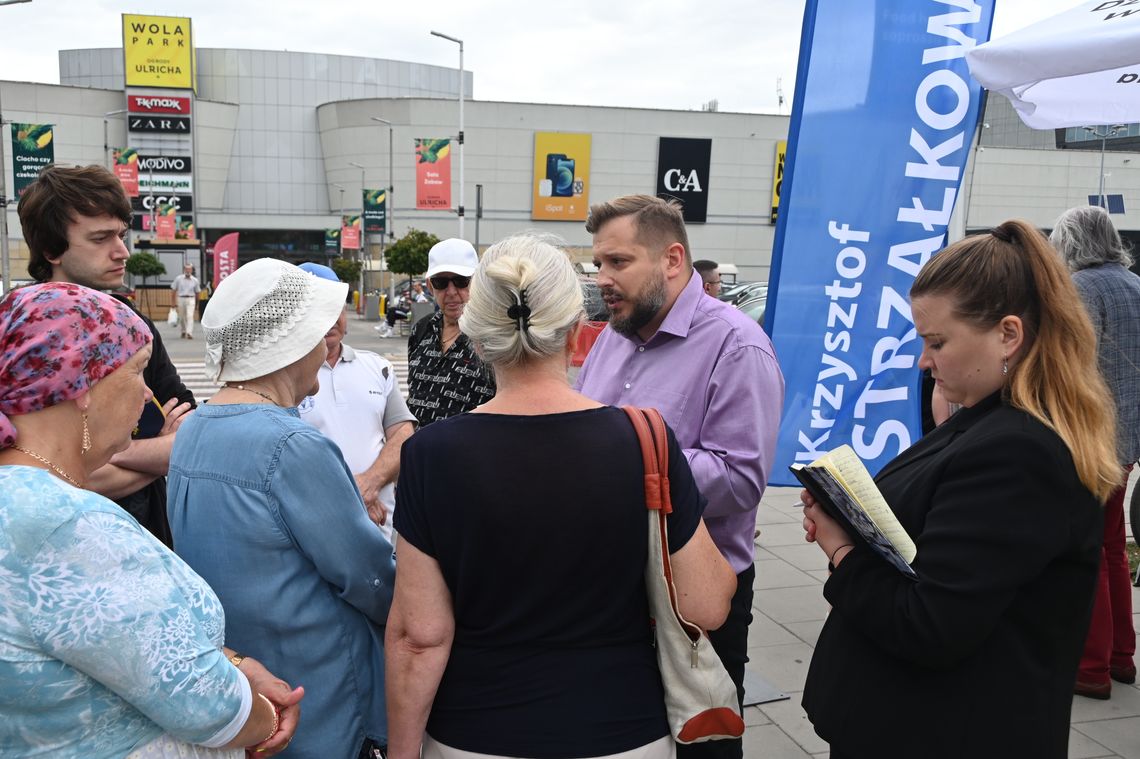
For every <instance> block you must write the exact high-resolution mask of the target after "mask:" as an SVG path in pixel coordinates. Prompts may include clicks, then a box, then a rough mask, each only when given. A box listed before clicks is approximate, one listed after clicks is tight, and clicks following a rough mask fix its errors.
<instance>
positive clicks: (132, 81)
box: [123, 13, 194, 90]
mask: <svg viewBox="0 0 1140 759" xmlns="http://www.w3.org/2000/svg"><path fill="white" fill-rule="evenodd" d="M123 72H124V74H125V77H126V85H127V87H164V88H169V89H182V90H190V89H194V44H193V38H192V36H191V33H190V19H188V18H175V17H172V16H138V15H133V14H127V13H124V14H123Z"/></svg>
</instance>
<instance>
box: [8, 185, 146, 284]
mask: <svg viewBox="0 0 1140 759" xmlns="http://www.w3.org/2000/svg"><path fill="white" fill-rule="evenodd" d="M16 208H17V211H18V212H19V214H20V226H21V227H22V228H23V232H24V240H26V241H27V243H28V249H29V250H30V251H31V253H30V258H29V260H28V274H30V275H31V276H32V279H34V280H36V281H37V282H46V281H48V280H49V279H51V277H52V265H51V261H49V260H48V258H58V257H60V256H61V255H63V254H64V252H65V251H66V250H67V228H68V226H70V225H71V224H73V223H75V221H76V217H78V216H89V217H95V216H103V215H104V214H106V215H108V216H113V217H114V218H116V219H119V220H120V221H122V222H123V223H124V224H126V225H127V226H130V223H131V201H130V199H129V198H128V197H127V193H126V192H124V191H123V185H122V183H121V182H119V180H118V178H117V177H116V176H115V175H114V174H112V173H111V172H109V171H107V170H106V169H105V168H103V167H102V166H82V167H79V166H75V167H67V166H57V165H55V164H52V165H51V166H48V167H47V168H45V169H44V170H43V171H42V172H40V176H39V178H38V179H36V181H35V182H33V183H32V184H31V185H30V186H29V187H28V189H27V190H25V191H24V194H23V196H22V197H21V198H20V203H19V205H18V206H17V207H16Z"/></svg>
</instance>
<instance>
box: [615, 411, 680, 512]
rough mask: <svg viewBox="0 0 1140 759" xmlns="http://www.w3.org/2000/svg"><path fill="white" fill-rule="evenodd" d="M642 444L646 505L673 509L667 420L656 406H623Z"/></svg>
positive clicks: (651, 507) (655, 508)
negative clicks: (647, 407)
mask: <svg viewBox="0 0 1140 759" xmlns="http://www.w3.org/2000/svg"><path fill="white" fill-rule="evenodd" d="M622 411H624V412H625V413H626V416H628V417H629V421H630V422H631V423H632V424H633V429H634V431H635V432H636V433H637V442H638V443H640V444H641V461H642V465H643V466H644V469H645V475H644V476H645V506H646V508H648V509H649V510H650V511H659V512H660V513H661V515H662V518H664V515H665V514H670V513H672V512H673V501H672V498H671V497H670V489H669V443H668V438H666V436H665V420H664V419H662V418H661V412H659V411H658V410H657V409H655V408H649V409H642V408H637V407H636V406H622Z"/></svg>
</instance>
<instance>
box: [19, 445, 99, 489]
mask: <svg viewBox="0 0 1140 759" xmlns="http://www.w3.org/2000/svg"><path fill="white" fill-rule="evenodd" d="M12 449H13V450H16V451H19V452H20V453H23V454H25V455H27V456H31V457H32V458H33V459H35V460H36V461H38V462H40V463H41V464H47V465H48V466H50V467H51V470H52V471H53V472H55V473H56V474H58V475H59V476H60V477H62V478H63V479H65V480H67V481H68V482H70V483H71V484H72V485H74V486H75V487H77V488H80V489H82V488H83V486H82V485H80V484H79V482H77V481H76V479H75V478H74V477H72V476H71V475H69V474H68V473H67V472H65V471H63V470H62V469H60V468H59V467H57V466H56V465H55V464H53V463H51V462H50V461H48V460H47V459H45V458H44V457H43V456H41V455H39V454H38V453H36V452H34V451H29V450H28V449H27V448H21V447H20V446H18V445H14V446H12Z"/></svg>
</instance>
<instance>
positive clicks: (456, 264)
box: [408, 238, 495, 427]
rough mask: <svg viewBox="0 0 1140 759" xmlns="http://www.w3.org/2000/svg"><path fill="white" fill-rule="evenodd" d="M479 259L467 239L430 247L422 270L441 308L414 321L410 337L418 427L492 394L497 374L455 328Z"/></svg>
mask: <svg viewBox="0 0 1140 759" xmlns="http://www.w3.org/2000/svg"><path fill="white" fill-rule="evenodd" d="M478 264H479V256H478V255H477V254H476V253H475V248H473V247H472V246H471V243H469V242H467V241H466V240H458V239H455V238H452V239H448V240H443V241H441V242H438V243H436V244H435V245H433V246H432V249H431V250H430V251H428V270H427V274H426V275H424V276H425V277H426V279H427V281H428V286H429V287H430V288H431V293H432V296H433V297H434V298H435V302H436V305H437V306H438V307H439V310H438V311H436V312H435V314H433V315H432V316H431V317H430V318H425V319H421V320H420V321H419V322H417V323H416V326H415V328H414V329H413V330H412V334H411V336H409V337H408V407H409V408H410V409H411V410H412V413H413V414H415V415H416V418H417V419H419V422H420V426H421V427H426V426H427V425H429V424H431V423H432V422H435V421H438V420H440V419H446V418H447V417H449V416H455V415H456V414H462V413H464V412H465V411H470V410H471V409H473V408H475V407H476V406H479V405H481V404H483V403H486V402H487V401H489V400H491V398H493V397H494V395H495V379H494V377H493V376H492V375H491V372H490V370H489V369H488V368H487V367H486V366H484V364H483V361H482V360H480V358H479V356H477V355H476V354H475V346H474V345H473V344H472V343H471V341H470V340H468V339H467V336H466V335H464V334H463V333H462V332H460V330H459V317H460V316H462V315H463V308H464V306H466V305H467V299H468V297H470V293H469V291H468V289H467V288H468V286H469V285H470V284H471V275H472V274H474V273H475V267H476V266H477V265H478Z"/></svg>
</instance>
